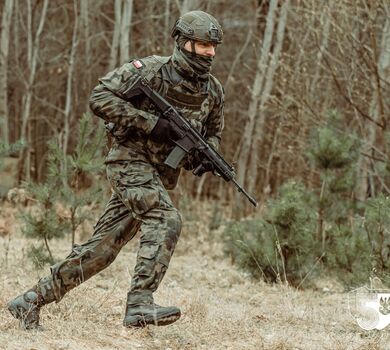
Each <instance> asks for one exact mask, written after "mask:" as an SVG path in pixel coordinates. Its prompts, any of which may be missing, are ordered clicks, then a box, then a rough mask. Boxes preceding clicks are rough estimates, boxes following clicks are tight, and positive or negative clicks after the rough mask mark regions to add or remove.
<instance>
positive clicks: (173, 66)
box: [8, 11, 224, 329]
mask: <svg viewBox="0 0 390 350" xmlns="http://www.w3.org/2000/svg"><path fill="white" fill-rule="evenodd" d="M172 37H174V38H175V39H176V42H175V47H174V51H173V54H172V56H169V57H159V56H150V57H146V58H143V59H137V60H133V61H131V62H130V63H126V64H124V65H123V66H122V67H120V68H118V69H116V70H114V71H113V72H110V73H109V74H107V75H106V76H105V77H103V78H101V79H100V83H99V85H98V86H96V87H95V88H94V89H93V91H92V94H91V97H90V107H91V109H92V111H93V112H94V114H96V115H97V116H99V117H100V118H103V119H104V120H105V122H106V123H107V124H108V127H109V129H110V131H111V134H112V135H113V144H112V147H111V149H110V151H109V154H108V156H107V159H106V165H107V177H108V179H109V181H110V184H111V186H112V190H113V191H112V192H113V194H112V196H111V199H110V201H109V202H108V204H107V206H106V208H105V211H104V213H103V215H102V216H101V218H100V219H99V221H98V222H97V224H96V225H95V227H94V233H93V236H92V237H91V238H90V239H89V240H88V241H87V242H85V243H83V244H81V245H75V246H74V248H73V250H72V252H71V253H70V255H69V256H67V257H66V258H65V260H63V261H61V262H59V263H57V264H55V265H54V266H52V267H51V274H50V275H49V276H47V277H45V278H42V279H40V280H39V281H38V283H37V284H36V285H35V286H34V287H32V288H31V289H29V290H28V291H27V292H25V293H24V294H22V295H19V296H18V297H16V298H15V299H14V300H12V301H10V302H9V303H8V309H9V311H10V312H11V313H12V315H13V316H14V317H15V318H17V319H19V320H20V321H21V324H22V326H23V327H24V328H25V329H34V328H39V327H40V325H39V311H40V308H41V307H42V306H44V305H46V304H48V303H51V302H53V301H56V302H59V301H60V300H61V299H62V298H63V296H64V295H65V293H67V292H68V291H69V290H71V289H72V288H74V287H76V286H77V285H79V284H81V283H82V282H84V281H86V280H87V279H89V278H90V277H92V276H93V275H95V274H96V273H98V272H99V271H101V270H103V269H104V268H106V267H107V266H108V265H110V264H111V263H112V262H113V261H114V259H115V257H116V256H117V254H118V253H119V251H120V249H121V248H122V247H123V246H124V245H125V244H126V243H127V242H128V241H130V240H131V239H132V238H133V237H134V235H135V234H136V233H137V231H138V230H139V229H140V231H141V235H140V246H139V250H138V254H137V262H136V266H135V269H134V274H133V276H132V280H131V285H130V290H129V292H128V294H127V303H126V313H125V318H124V320H123V325H124V326H125V327H131V326H133V327H143V326H146V325H148V324H154V325H159V326H161V325H167V324H170V323H172V322H175V321H176V320H178V319H179V318H180V315H181V313H180V309H179V308H177V307H173V306H172V307H162V306H159V305H157V304H155V303H154V301H153V292H154V291H156V289H157V287H158V286H159V284H160V282H161V280H162V278H163V277H164V274H165V272H166V271H167V268H168V265H169V261H170V259H171V256H172V254H173V251H174V249H175V246H176V243H177V240H178V238H179V234H180V230H181V216H180V213H179V212H178V210H177V209H176V208H175V207H174V205H173V203H172V201H171V199H170V197H169V194H168V192H167V190H171V189H173V188H174V187H175V186H176V184H177V180H178V177H179V173H180V169H181V168H182V167H184V168H185V169H187V170H191V169H193V168H194V167H197V166H199V165H202V172H203V173H204V172H207V171H211V170H213V167H212V165H210V163H207V162H205V161H204V162H203V163H202V160H200V159H198V158H197V157H192V158H191V159H189V158H188V157H187V159H185V161H183V162H182V163H181V164H180V166H179V168H178V169H176V170H174V169H171V168H169V167H167V166H166V165H164V160H165V159H166V157H167V155H168V154H169V152H170V151H171V150H172V149H173V147H174V145H173V142H172V141H174V140H175V138H177V136H178V135H176V133H175V131H174V130H173V128H171V126H170V123H169V122H168V121H167V120H166V119H163V118H161V117H160V116H159V111H158V110H156V108H155V106H154V105H153V103H151V101H150V100H149V99H148V98H147V97H145V96H143V95H138V96H134V97H130V96H133V95H132V94H131V91H132V83H133V81H134V80H135V79H136V78H137V77H138V76H139V75H141V76H142V77H143V78H144V79H145V80H146V81H147V82H148V83H149V85H150V86H151V87H152V89H154V90H155V91H157V92H159V93H160V94H161V95H162V96H163V97H165V99H166V100H168V101H169V102H170V103H171V104H172V105H173V106H174V107H176V108H177V110H178V111H179V112H180V113H181V114H182V115H183V116H185V117H186V118H188V120H190V122H191V123H192V124H193V126H195V127H196V128H197V129H198V130H199V131H201V132H202V134H204V135H205V137H206V139H207V140H208V142H209V143H210V144H211V145H212V146H213V147H215V148H216V149H217V148H218V145H219V142H220V139H221V132H222V128H223V104H224V101H223V89H222V86H221V84H220V83H219V81H218V80H217V79H216V78H215V77H213V76H212V75H211V74H210V68H211V64H212V61H213V58H214V55H215V50H216V47H217V45H218V44H220V43H221V42H222V29H221V26H220V25H219V23H218V22H217V20H216V19H215V18H214V17H212V16H211V15H209V14H207V13H205V12H202V11H191V12H188V13H186V14H184V15H183V16H182V17H181V18H180V19H179V20H178V21H177V22H176V23H175V25H174V27H173V29H172Z"/></svg>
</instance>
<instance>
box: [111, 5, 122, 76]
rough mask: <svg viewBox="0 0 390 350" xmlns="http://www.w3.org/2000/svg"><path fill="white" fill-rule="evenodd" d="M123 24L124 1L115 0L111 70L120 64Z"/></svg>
mask: <svg viewBox="0 0 390 350" xmlns="http://www.w3.org/2000/svg"><path fill="white" fill-rule="evenodd" d="M121 22H122V0H115V26H114V32H113V34H112V44H111V52H110V63H109V66H108V68H109V70H113V69H114V68H115V67H116V66H117V64H118V51H119V36H120V33H121Z"/></svg>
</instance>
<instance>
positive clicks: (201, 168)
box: [188, 150, 215, 176]
mask: <svg viewBox="0 0 390 350" xmlns="http://www.w3.org/2000/svg"><path fill="white" fill-rule="evenodd" d="M190 163H191V167H190V169H188V170H191V169H192V170H193V173H194V175H196V176H202V175H203V174H204V173H207V172H209V171H214V170H215V167H214V165H213V163H211V162H210V161H209V160H208V159H202V155H201V154H200V152H198V151H197V150H195V152H194V154H193V155H192V156H191V160H190Z"/></svg>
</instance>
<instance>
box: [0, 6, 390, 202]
mask: <svg viewBox="0 0 390 350" xmlns="http://www.w3.org/2000/svg"><path fill="white" fill-rule="evenodd" d="M389 6H390V5H389V3H388V1H386V0H383V1H381V0H378V1H368V0H361V1H353V2H351V1H332V0H329V1H309V0H307V1H302V0H297V1H290V0H287V1H276V0H274V1H250V0H245V1H241V2H236V1H227V0H225V1H223V0H220V1H202V0H198V1H195V0H191V1H189V0H184V1H179V0H176V1H174V0H165V1H142V2H135V1H131V0H126V1H125V0H116V1H99V0H95V1H76V0H75V1H56V0H50V1H49V0H40V1H33V0H25V1H20V0H5V1H2V2H1V4H0V11H1V17H2V26H1V29H2V30H1V54H0V59H1V62H0V123H1V128H0V130H1V139H2V140H4V141H5V142H6V143H13V142H16V141H18V140H20V139H23V140H24V141H25V145H26V146H25V147H23V148H22V150H21V151H20V152H18V157H19V159H18V179H17V182H18V183H20V182H21V181H22V180H26V179H27V180H29V179H33V180H34V181H44V179H45V178H46V175H47V152H48V141H49V140H50V139H53V138H57V139H58V140H59V142H60V146H61V148H62V149H63V150H64V152H66V153H69V152H71V151H72V149H73V148H74V147H75V144H76V140H75V139H76V138H77V133H75V132H74V131H75V130H76V128H77V122H78V120H79V119H80V118H81V116H82V115H83V113H85V112H88V99H89V94H90V92H91V89H92V88H93V87H94V86H95V85H96V84H97V83H98V81H97V79H98V78H99V77H101V76H103V75H105V74H106V73H107V72H108V71H110V70H112V69H113V68H114V67H116V66H119V65H121V64H123V63H125V62H128V61H129V60H130V59H131V58H137V57H138V58H139V57H144V56H148V55H151V54H157V55H170V54H171V52H172V49H173V45H174V42H173V39H172V38H171V37H170V29H171V27H172V25H173V24H174V21H175V19H176V18H177V17H178V16H179V15H180V13H183V12H186V11H188V10H190V9H194V8H197V9H202V10H205V11H208V12H210V13H212V14H215V16H216V17H217V18H218V19H219V21H220V22H221V24H222V27H223V29H224V42H223V44H222V45H220V46H219V47H218V50H217V57H216V59H215V63H214V66H213V74H214V75H215V76H217V77H218V78H219V79H220V81H221V82H222V83H223V85H224V88H225V93H226V98H225V100H226V107H225V121H226V123H225V125H226V127H225V131H224V141H223V143H222V153H223V154H224V155H225V156H226V158H227V159H228V160H229V161H231V162H233V163H234V164H235V166H236V169H237V179H238V181H239V182H241V183H242V184H244V185H245V186H246V187H247V189H248V191H249V192H251V193H254V194H256V196H257V197H258V199H264V198H265V197H267V196H268V195H270V194H271V195H272V194H274V193H276V191H277V189H278V187H279V186H280V185H281V184H283V183H284V182H285V181H286V180H287V179H291V178H298V179H302V180H303V181H304V182H305V184H307V185H308V186H309V187H313V186H316V185H317V184H318V181H319V174H318V169H316V168H315V166H314V165H313V163H311V162H310V161H309V160H308V158H307V157H306V154H307V150H308V147H309V138H310V135H311V133H312V132H313V130H316V129H318V128H319V127H321V126H324V125H325V124H327V123H328V119H329V115H331V114H337V115H338V116H339V119H340V121H339V125H338V126H337V127H338V131H339V132H341V133H346V134H351V135H354V137H356V138H357V139H358V140H360V141H361V145H362V148H361V151H360V152H359V157H358V159H357V163H356V176H357V179H358V181H357V184H356V187H355V189H354V196H356V198H358V199H359V200H362V201H364V200H365V199H366V198H367V197H371V196H375V195H376V194H377V193H379V192H381V191H385V192H387V190H388V183H387V182H386V179H383V178H382V176H381V175H383V174H382V173H381V172H380V169H379V168H380V167H378V164H379V165H380V162H382V163H383V162H385V161H387V142H386V132H387V129H388V125H387V116H388V113H389V74H390V73H389V72H390V63H389V62H390V37H389V26H390V24H389ZM94 120H95V122H96V123H97V122H98V120H97V118H94ZM204 179H205V180H202V181H201V182H200V183H199V182H196V181H197V180H196V179H195V178H194V177H193V176H191V175H190V176H186V177H185V179H184V181H182V186H183V187H184V190H185V192H186V193H189V194H195V193H198V196H206V197H216V198H218V199H219V200H221V201H230V200H231V198H232V193H233V192H232V191H233V190H229V189H228V186H225V185H224V184H223V182H221V181H219V180H218V179H213V178H212V177H209V176H208V177H205V178H204Z"/></svg>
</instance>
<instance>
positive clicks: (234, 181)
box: [232, 179, 258, 207]
mask: <svg viewBox="0 0 390 350" xmlns="http://www.w3.org/2000/svg"><path fill="white" fill-rule="evenodd" d="M232 182H233V183H234V185H235V186H236V187H237V188H238V192H241V193H242V194H243V195H244V196H245V197H246V198H248V200H249V202H251V203H252V204H253V205H254V206H255V207H257V205H258V203H257V202H256V200H255V199H254V198H253V197H252V196H251V195H250V194H249V193H248V192H247V191H245V190H244V189H243V188H242V187H241V186H240V184H239V183H238V182H237V181H236V180H235V179H232Z"/></svg>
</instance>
